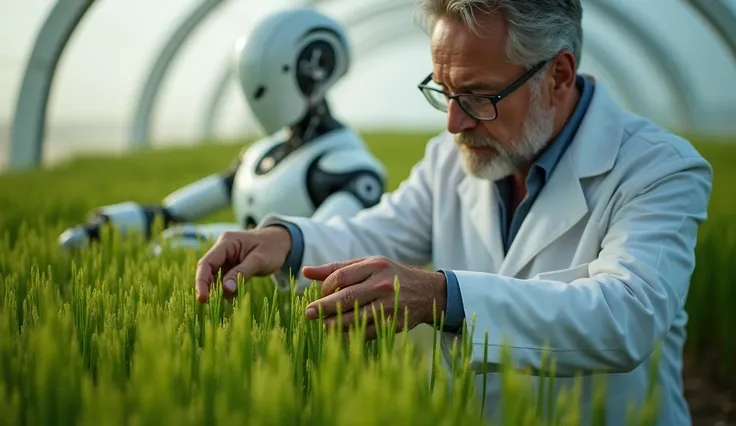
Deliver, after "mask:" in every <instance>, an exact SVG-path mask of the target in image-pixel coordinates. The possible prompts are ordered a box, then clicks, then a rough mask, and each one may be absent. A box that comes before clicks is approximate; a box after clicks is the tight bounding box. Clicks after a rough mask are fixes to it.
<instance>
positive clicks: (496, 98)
mask: <svg viewBox="0 0 736 426" xmlns="http://www.w3.org/2000/svg"><path fill="white" fill-rule="evenodd" d="M548 62H549V60H544V61H541V62H539V63H538V64H536V65H535V66H533V67H532V68H531V69H530V70H529V71H527V72H525V73H524V75H522V76H521V77H519V78H518V79H516V81H514V82H513V83H511V84H509V85H508V86H506V88H505V89H503V90H501V92H500V93H498V94H496V95H481V94H475V93H457V94H455V95H451V94H450V93H448V92H447V91H445V90H442V89H438V88H436V87H429V86H428V84H429V82H430V81H431V80H432V74H433V73H429V75H428V76H427V78H425V79H424V80H423V81H422V82H421V83H419V85H418V86H417V87H418V88H419V90H420V91H421V92H422V94H423V95H424V97H425V98H427V101H429V103H430V104H431V105H432V106H434V107H435V108H437V109H438V110H440V111H442V112H447V110H448V107H449V103H450V100H452V99H455V100H456V101H457V103H458V104H459V105H460V108H462V109H463V111H465V113H466V114H468V115H469V116H471V117H473V118H474V119H476V120H479V121H493V120H495V119H497V118H498V107H497V106H496V105H497V104H498V103H499V102H501V101H502V100H503V99H504V98H506V97H508V96H509V95H510V94H512V93H514V92H515V91H516V90H517V89H519V88H520V87H521V86H523V85H524V83H526V82H527V81H528V80H529V79H530V78H532V76H534V74H536V73H537V72H539V70H541V69H542V68H544V66H545V65H547V63H548ZM426 91H432V92H436V93H440V94H442V95H444V96H445V97H446V98H447V104H446V105H445V107H444V108H441V107H440V106H439V105H437V104H436V103H435V102H434V101H433V100H432V98H431V94H429V93H427V92H426ZM466 97H472V98H480V99H487V100H489V101H491V105H493V112H494V116H493V117H492V118H485V117H478V116H477V115H475V114H474V113H473V112H472V111H468V110H467V108H465V106H464V105H463V102H462V98H466Z"/></svg>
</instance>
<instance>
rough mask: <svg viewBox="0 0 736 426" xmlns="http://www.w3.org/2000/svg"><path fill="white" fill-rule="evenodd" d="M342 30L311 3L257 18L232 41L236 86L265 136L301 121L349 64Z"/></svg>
mask: <svg viewBox="0 0 736 426" xmlns="http://www.w3.org/2000/svg"><path fill="white" fill-rule="evenodd" d="M350 54H351V52H350V45H349V42H348V38H347V34H346V32H345V29H344V28H343V27H342V25H340V24H339V23H338V22H337V21H336V20H334V19H333V18H331V17H329V16H327V15H325V14H322V13H320V12H318V11H316V10H314V9H313V8H310V7H294V8H288V9H285V10H281V11H278V12H276V13H273V14H271V15H269V16H267V17H265V18H264V19H263V20H261V21H260V22H259V23H258V24H257V25H256V27H255V28H254V29H253V31H252V32H251V33H250V34H249V36H248V37H247V38H240V39H238V41H237V42H236V47H235V60H236V70H237V74H238V79H239V82H240V87H241V89H242V90H243V92H244V95H245V98H246V101H247V103H248V106H249V108H250V110H251V112H252V113H253V115H254V116H255V118H256V119H257V120H258V122H259V124H260V126H261V128H262V129H263V131H265V132H266V134H269V135H270V134H273V133H276V132H277V131H279V130H280V129H282V128H284V127H287V126H292V125H295V124H297V123H299V122H300V121H302V120H303V119H304V118H305V116H306V114H307V112H308V111H309V109H310V108H312V107H314V106H316V105H318V104H320V103H321V102H322V101H323V100H324V98H325V94H326V92H327V91H328V90H329V89H330V88H331V87H332V86H333V85H334V84H335V83H336V82H337V81H338V80H339V79H340V78H341V77H342V76H344V75H345V74H346V73H347V71H348V68H349V65H350Z"/></svg>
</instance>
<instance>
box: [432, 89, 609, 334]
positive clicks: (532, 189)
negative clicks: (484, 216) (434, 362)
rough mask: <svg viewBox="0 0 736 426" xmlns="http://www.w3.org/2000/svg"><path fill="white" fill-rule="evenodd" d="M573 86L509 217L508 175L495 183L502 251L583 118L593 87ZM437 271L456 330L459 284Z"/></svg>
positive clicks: (460, 312)
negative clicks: (568, 107)
mask: <svg viewBox="0 0 736 426" xmlns="http://www.w3.org/2000/svg"><path fill="white" fill-rule="evenodd" d="M576 85H577V87H578V89H579V90H580V93H581V95H580V100H579V101H578V105H577V107H576V108H575V111H573V114H572V117H571V118H570V120H569V121H568V122H567V123H566V124H565V126H564V127H563V128H562V130H561V131H560V133H559V134H558V135H557V138H555V140H554V141H553V142H552V143H551V144H550V145H549V146H548V147H547V149H545V151H544V152H543V153H542V155H540V156H539V158H538V159H537V161H535V162H534V164H532V166H531V168H530V169H529V174H528V176H527V178H526V190H527V193H526V196H525V197H524V199H523V200H522V202H521V204H519V207H518V208H517V209H516V211H515V212H514V214H513V215H512V216H509V211H510V210H511V207H510V204H511V179H512V177H511V176H509V177H507V178H505V179H501V180H499V181H497V182H496V183H495V185H496V189H497V191H498V195H499V197H498V209H499V213H500V219H501V230H500V231H501V240H502V242H503V248H504V251H506V252H507V251H508V249H509V247H511V243H512V242H513V241H514V237H515V236H516V233H517V232H519V228H520V227H521V224H522V223H523V222H524V218H525V217H526V215H527V214H528V213H529V210H530V209H531V207H532V204H533V203H534V200H535V199H536V198H537V196H538V195H539V192H540V191H541V190H542V188H543V187H544V184H545V183H547V181H548V180H549V177H550V175H551V174H552V171H553V170H554V168H555V166H556V165H557V162H558V161H559V159H560V157H562V154H563V153H564V152H565V150H566V149H567V147H568V145H570V142H571V141H572V139H573V138H574V137H575V132H576V131H577V129H578V127H579V126H580V122H581V121H582V120H583V117H584V116H585V112H586V111H587V109H588V105H589V104H590V99H591V98H592V97H593V90H594V89H595V88H594V86H593V85H592V84H591V83H590V82H589V81H588V79H586V78H585V77H582V76H578V77H577V79H576ZM440 271H441V272H443V273H444V274H445V278H446V281H447V306H446V309H445V329H446V330H447V331H456V330H459V329H460V327H462V322H463V319H464V318H465V310H464V308H463V301H462V296H461V294H460V287H459V286H458V282H457V277H456V276H455V274H454V273H453V272H452V271H449V270H444V269H441V270H440Z"/></svg>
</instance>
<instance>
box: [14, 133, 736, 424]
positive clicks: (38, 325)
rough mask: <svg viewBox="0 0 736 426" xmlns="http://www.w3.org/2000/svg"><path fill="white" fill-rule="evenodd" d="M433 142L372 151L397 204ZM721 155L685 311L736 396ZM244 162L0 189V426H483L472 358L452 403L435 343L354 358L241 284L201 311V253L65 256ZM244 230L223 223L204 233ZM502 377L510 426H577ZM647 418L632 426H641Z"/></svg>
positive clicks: (56, 178)
mask: <svg viewBox="0 0 736 426" xmlns="http://www.w3.org/2000/svg"><path fill="white" fill-rule="evenodd" d="M429 136H430V135H417V134H409V135H397V134H377V133H376V134H367V135H365V137H366V140H367V141H368V143H369V145H370V146H371V148H372V149H373V150H374V152H375V153H376V154H377V155H378V156H379V157H380V158H381V159H382V161H384V163H385V164H386V166H387V167H388V170H389V173H390V176H389V189H393V188H395V187H396V186H397V185H398V184H399V183H400V182H401V180H402V179H404V178H405V177H406V176H407V175H408V173H409V170H410V168H411V166H412V165H413V164H414V163H415V162H416V161H417V160H418V159H419V158H420V157H421V156H422V154H423V150H424V143H425V142H426V140H427V138H428V137H429ZM725 142H727V141H713V140H706V139H704V138H697V143H696V147H697V148H698V149H699V150H700V151H701V152H702V153H703V155H704V156H705V157H706V158H707V159H708V160H710V162H711V164H712V165H713V167H714V169H715V182H714V188H713V197H712V201H711V206H710V218H709V220H708V222H707V223H706V224H705V225H704V226H703V227H702V228H701V233H700V242H699V244H698V247H697V259H698V263H697V267H696V272H695V275H694V278H693V280H692V285H691V289H690V293H689V299H688V305H687V308H688V312H689V315H690V322H689V328H688V347H687V357H688V365H690V366H691V368H694V369H695V370H697V371H698V374H707V375H708V377H709V378H714V379H713V380H711V382H713V381H714V380H715V379H717V380H715V381H718V382H719V383H717V384H719V385H721V386H724V387H727V388H731V389H734V388H736V340H735V339H733V337H731V334H730V333H731V330H732V326H733V325H736V310H734V309H733V308H732V307H731V303H732V301H733V300H736V286H734V285H733V284H732V281H731V280H732V277H733V276H734V275H736V265H735V264H734V261H733V260H732V259H734V258H736V225H735V224H734V221H733V220H732V219H731V217H732V211H734V208H736V197H734V195H733V194H734V193H733V189H732V186H731V185H733V184H736V169H732V168H731V167H732V164H735V163H736V146H732V145H729V144H727V143H725ZM240 149H241V146H240V145H238V144H208V145H201V146H198V147H194V148H192V147H188V148H176V149H167V150H160V151H152V152H142V153H135V154H130V155H128V156H125V157H121V158H92V157H90V158H81V159H78V160H75V161H73V162H70V163H68V164H64V165H60V166H55V167H53V168H49V169H48V170H44V171H30V172H24V173H17V174H13V175H6V176H0V206H2V214H0V230H1V231H2V236H1V239H0V277H2V280H3V283H2V286H0V300H2V302H1V303H2V312H1V313H0V333H2V337H0V382H1V383H0V413H2V414H0V425H2V424H33V425H39V424H59V423H64V424H65V423H69V424H96V425H97V424H103V423H104V424H106V425H107V424H110V425H112V424H140V425H143V424H152V425H161V424H198V425H199V424H224V423H229V424H258V425H282V424H283V425H296V424H319V425H333V424H334V425H338V424H339V425H348V424H361V425H379V424H381V425H384V424H400V425H409V424H417V425H426V424H463V425H470V424H480V423H481V422H482V419H481V418H480V416H479V414H480V410H481V408H482V407H481V406H480V404H479V403H478V402H476V400H474V399H473V398H468V397H467V395H470V394H477V393H478V392H481V390H478V389H474V387H473V383H472V378H473V373H471V372H469V371H468V370H467V368H466V365H465V364H464V359H465V358H464V353H465V352H463V348H464V347H465V345H463V342H462V341H459V342H458V357H457V365H456V368H454V369H453V370H452V372H451V374H454V376H455V378H454V379H453V380H452V382H453V383H454V385H453V386H452V387H448V377H446V375H445V374H444V370H443V369H441V368H431V367H433V366H435V364H434V363H433V362H432V358H431V357H428V356H427V352H426V351H423V350H422V349H424V347H425V346H427V345H431V344H432V340H431V337H432V332H431V329H429V328H427V329H425V330H422V331H423V332H424V334H418V335H416V336H419V338H417V339H406V338H405V336H402V335H399V336H397V337H396V338H393V337H391V333H390V329H389V330H388V331H389V333H387V334H386V335H385V336H383V337H382V338H380V339H379V340H378V341H377V342H371V343H369V344H363V343H360V342H359V341H358V340H351V341H349V342H342V341H341V340H339V339H337V338H335V337H334V336H332V335H331V334H330V333H327V332H325V331H324V330H323V329H321V328H320V327H317V326H315V325H314V324H306V323H305V322H304V320H303V318H302V316H301V315H300V314H298V313H300V312H303V310H301V309H297V308H298V307H299V306H303V305H304V304H305V300H301V298H297V297H296V296H295V295H289V294H274V293H273V288H272V287H271V286H269V284H268V282H265V281H263V280H254V282H252V283H249V284H248V285H247V286H246V285H244V284H243V283H241V291H240V292H239V295H238V298H237V299H236V300H235V301H234V303H233V304H230V303H226V302H222V301H220V299H219V298H217V297H216V298H215V299H214V300H216V301H217V302H216V303H210V304H207V305H199V304H197V303H196V301H195V297H194V287H193V285H194V283H193V279H194V268H195V263H196V260H197V253H185V252H170V253H166V254H165V255H163V256H161V257H158V258H154V257H151V256H150V255H149V253H148V252H147V251H146V250H145V248H146V246H145V245H144V242H143V241H140V240H138V239H130V240H125V241H121V240H119V239H117V238H114V237H110V238H109V239H108V240H106V241H105V244H103V245H102V246H100V247H94V248H91V249H90V250H87V251H85V252H83V253H79V254H73V255H70V254H64V253H60V252H59V250H58V249H57V247H56V245H55V241H56V238H57V236H58V235H59V233H61V232H62V231H63V229H64V228H66V227H68V226H71V225H75V224H77V223H80V221H83V220H84V219H85V217H86V215H87V213H88V212H89V211H90V210H92V209H93V208H95V207H97V206H101V205H105V204H111V203H117V202H121V201H127V200H135V201H138V202H142V203H158V202H159V201H160V200H161V199H162V198H163V197H164V196H166V195H167V194H168V193H170V192H172V191H174V190H176V189H177V188H179V187H181V186H183V185H186V184H187V183H190V182H192V181H194V180H197V179H199V178H201V177H203V176H205V175H207V174H210V173H215V172H219V171H221V170H222V169H223V168H226V167H227V166H228V165H229V164H230V162H231V160H232V159H233V158H234V157H235V155H236V154H237V153H238V152H239V151H240ZM232 220H233V218H232V214H231V212H230V211H223V212H221V213H219V214H217V215H215V216H212V217H209V218H207V220H206V221H207V222H210V221H232ZM312 296H313V295H312ZM309 297H310V295H307V299H309ZM428 330H429V331H428ZM427 336H429V338H430V339H429V340H427ZM700 367H707V368H700ZM695 370H694V371H695ZM430 371H432V372H433V373H432V374H428V372H430ZM507 374H508V376H507V377H508V380H507V381H506V382H505V384H504V387H505V391H504V400H503V404H504V405H503V406H504V413H505V414H506V417H505V419H504V420H505V421H507V423H506V424H529V423H528V421H529V419H531V418H533V416H536V415H538V413H539V412H540V410H542V409H545V410H546V409H549V407H553V406H554V407H557V408H556V410H557V411H556V413H557V416H558V417H559V418H560V421H561V423H560V424H576V415H578V414H579V413H578V412H577V410H576V409H575V408H574V407H575V404H574V402H575V400H576V398H575V389H571V390H570V393H569V394H568V395H564V396H563V397H562V398H561V399H560V400H559V401H551V400H549V398H547V397H546V396H544V395H541V394H538V393H536V392H532V391H531V390H529V389H527V388H526V385H525V382H524V379H523V377H524V376H523V375H518V374H516V373H513V372H511V371H507ZM578 391H579V389H578ZM448 392H450V393H452V394H450V393H448ZM652 395H653V396H656V392H654V393H653V394H652ZM652 407H654V405H652V404H644V406H643V408H642V409H641V410H640V411H638V412H635V413H634V412H632V413H633V414H632V419H636V420H637V421H636V422H634V424H645V423H646V422H645V421H646V420H647V419H649V418H650V415H651V408H652ZM647 408H649V410H647ZM59 419H63V420H59Z"/></svg>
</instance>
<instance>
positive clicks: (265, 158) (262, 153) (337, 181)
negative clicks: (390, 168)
mask: <svg viewBox="0 0 736 426" xmlns="http://www.w3.org/2000/svg"><path fill="white" fill-rule="evenodd" d="M285 136H286V135H285V134H284V133H283V132H280V133H276V134H274V135H272V136H269V137H266V138H264V139H261V140H259V141H257V142H255V143H253V144H252V145H251V146H250V147H249V148H248V149H247V150H246V151H245V152H244V153H243V156H242V158H241V163H240V166H239V167H238V170H237V172H236V173H235V177H234V180H233V187H232V196H231V198H232V209H233V213H234V214H235V218H236V220H237V221H238V222H239V223H240V224H241V225H242V226H243V227H245V228H251V227H253V226H256V225H257V224H258V223H260V221H261V220H262V219H263V218H264V217H265V216H266V215H268V214H271V213H276V214H283V215H288V216H299V217H310V216H312V215H313V214H314V212H315V211H316V210H317V209H318V208H319V206H320V205H321V204H322V202H323V201H325V200H326V199H327V198H328V197H329V196H330V195H332V194H334V193H336V192H339V191H345V190H348V188H349V189H350V192H352V193H355V188H356V187H357V186H356V182H359V183H361V186H360V193H358V194H356V195H357V198H358V199H359V200H361V202H362V204H363V205H364V207H370V206H372V205H375V204H376V203H377V202H378V201H379V199H380V196H381V195H382V193H383V189H384V182H385V177H386V171H385V169H384V167H383V165H382V164H381V162H380V161H379V160H378V159H376V158H375V157H374V156H373V155H372V153H371V152H370V151H369V149H368V147H367V146H366V145H365V143H364V142H363V140H362V139H361V138H360V137H359V136H358V135H357V134H356V133H355V132H353V131H352V130H350V129H349V128H346V127H343V128H339V129H337V130H334V131H331V132H328V133H326V134H324V135H321V136H319V137H317V138H315V139H313V140H311V141H309V142H308V143H306V144H304V145H302V146H299V147H297V148H295V149H294V148H292V147H291V146H290V145H289V144H288V142H286V137H285Z"/></svg>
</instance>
